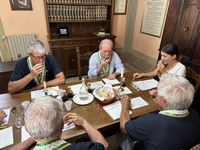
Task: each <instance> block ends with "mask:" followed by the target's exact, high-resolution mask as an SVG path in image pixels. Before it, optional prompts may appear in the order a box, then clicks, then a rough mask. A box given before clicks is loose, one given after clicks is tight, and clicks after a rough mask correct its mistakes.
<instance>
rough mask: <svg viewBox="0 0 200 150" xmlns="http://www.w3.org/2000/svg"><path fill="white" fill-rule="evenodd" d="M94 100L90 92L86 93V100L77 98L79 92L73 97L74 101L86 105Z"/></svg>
mask: <svg viewBox="0 0 200 150" xmlns="http://www.w3.org/2000/svg"><path fill="white" fill-rule="evenodd" d="M93 100H94V96H93V95H92V94H90V93H88V99H87V100H80V99H79V94H76V95H75V96H74V97H73V101H74V103H76V104H78V105H87V104H89V103H91V102H92V101H93Z"/></svg>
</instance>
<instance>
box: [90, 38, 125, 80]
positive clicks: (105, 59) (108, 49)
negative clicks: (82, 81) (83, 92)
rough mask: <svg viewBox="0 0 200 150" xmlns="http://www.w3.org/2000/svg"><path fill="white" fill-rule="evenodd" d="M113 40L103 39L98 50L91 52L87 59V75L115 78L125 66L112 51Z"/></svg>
mask: <svg viewBox="0 0 200 150" xmlns="http://www.w3.org/2000/svg"><path fill="white" fill-rule="evenodd" d="M112 49H113V42H112V41H111V40H110V39H104V40H102V41H101V43H100V45H99V51H98V52H95V53H94V54H92V56H91V57H90V60H89V71H88V77H89V78H93V77H100V76H101V77H102V76H104V77H108V78H109V79H115V78H116V76H118V75H119V74H120V73H121V71H122V70H123V72H124V71H125V68H124V66H123V64H122V62H121V59H120V58H119V56H118V54H117V53H116V52H113V51H112Z"/></svg>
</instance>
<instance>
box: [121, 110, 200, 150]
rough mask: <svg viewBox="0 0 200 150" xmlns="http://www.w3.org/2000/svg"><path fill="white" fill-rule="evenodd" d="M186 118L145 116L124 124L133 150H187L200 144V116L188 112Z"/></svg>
mask: <svg viewBox="0 0 200 150" xmlns="http://www.w3.org/2000/svg"><path fill="white" fill-rule="evenodd" d="M189 111H190V113H189V115H188V116H187V117H183V118H177V117H169V116H165V115H161V114H147V115H143V116H141V117H139V118H137V119H134V120H130V121H128V122H127V123H126V124H125V129H126V131H127V133H128V135H129V137H130V138H131V139H132V140H133V141H138V142H137V143H136V144H135V146H134V150H180V149H183V150H187V149H190V148H192V147H193V146H194V145H196V144H198V143H200V116H199V115H198V114H197V112H196V111H194V110H191V109H190V110H189Z"/></svg>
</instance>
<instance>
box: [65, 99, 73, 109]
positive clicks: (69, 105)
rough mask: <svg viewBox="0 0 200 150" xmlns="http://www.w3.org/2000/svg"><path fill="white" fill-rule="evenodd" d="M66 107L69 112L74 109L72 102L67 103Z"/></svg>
mask: <svg viewBox="0 0 200 150" xmlns="http://www.w3.org/2000/svg"><path fill="white" fill-rule="evenodd" d="M65 107H66V110H67V111H70V110H71V109H72V101H66V102H65Z"/></svg>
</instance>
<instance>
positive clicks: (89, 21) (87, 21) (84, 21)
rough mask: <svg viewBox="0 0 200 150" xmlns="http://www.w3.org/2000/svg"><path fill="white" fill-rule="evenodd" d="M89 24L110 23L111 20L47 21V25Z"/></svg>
mask: <svg viewBox="0 0 200 150" xmlns="http://www.w3.org/2000/svg"><path fill="white" fill-rule="evenodd" d="M75 22H81V23H91V22H111V20H73V21H49V23H75Z"/></svg>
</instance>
